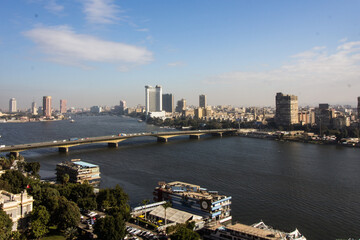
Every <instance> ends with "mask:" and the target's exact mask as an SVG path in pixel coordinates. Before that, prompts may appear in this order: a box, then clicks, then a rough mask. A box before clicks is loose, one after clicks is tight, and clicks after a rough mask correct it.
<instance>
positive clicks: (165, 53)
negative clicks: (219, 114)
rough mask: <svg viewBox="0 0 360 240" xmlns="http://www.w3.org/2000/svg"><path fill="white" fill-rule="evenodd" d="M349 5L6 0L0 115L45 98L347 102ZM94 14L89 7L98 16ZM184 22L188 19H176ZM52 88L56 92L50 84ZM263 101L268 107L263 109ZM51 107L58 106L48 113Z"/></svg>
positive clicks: (351, 88)
mask: <svg viewBox="0 0 360 240" xmlns="http://www.w3.org/2000/svg"><path fill="white" fill-rule="evenodd" d="M359 6H360V3H359V2H358V1H346V2H338V1H316V2H312V1H301V2H288V1H277V2H268V1H258V2H245V1H228V2H226V3H224V2H217V1H197V2H184V1H181V2H180V1H175V2H171V3H170V2H162V1H160V2H155V1H150V2H141V3H140V2H136V1H130V2H120V3H119V2H116V1H112V0H96V1H95V0H85V1H82V2H78V1H75V2H61V1H56V0H51V1H43V0H37V1H28V0H23V1H21V3H20V4H18V3H15V2H12V1H7V2H4V3H2V8H0V13H1V20H2V22H3V23H4V24H2V25H1V26H0V49H1V51H2V56H3V57H2V58H1V59H0V62H1V65H0V66H1V67H0V69H1V74H0V82H1V86H2V90H3V94H2V95H1V96H0V109H2V110H5V109H7V108H8V104H9V99H10V98H15V99H16V100H17V108H18V109H25V108H30V106H31V102H33V100H34V99H36V100H35V102H36V103H37V104H38V105H39V106H40V105H41V104H40V103H41V97H42V96H45V95H50V96H52V97H53V100H54V102H58V101H59V100H60V99H67V100H68V107H90V106H93V105H109V106H113V105H117V103H118V102H119V100H120V99H125V100H126V101H127V103H128V105H129V106H135V105H137V104H143V103H144V94H143V86H145V85H148V84H150V85H151V84H152V85H155V84H159V85H162V86H163V87H164V89H165V91H166V92H169V93H172V94H173V95H174V98H175V102H176V101H178V100H179V99H182V98H184V99H186V101H187V103H188V105H197V104H198V95H199V94H205V95H206V96H207V98H208V103H207V104H208V105H233V106H275V101H274V99H273V96H274V94H276V92H284V93H288V94H293V95H296V96H298V97H299V106H306V105H311V106H316V105H317V104H318V103H321V102H327V103H329V104H350V105H352V106H356V104H357V102H356V99H357V97H358V95H360V83H359V81H358V79H359V78H360V57H359V56H360V35H359V32H358V27H357V25H356V23H357V22H358V21H359V20H360V17H359V16H358V11H357V9H359ZM95 10H96V11H95ZM184 16H186V17H184ZM59 83H61V84H59ZM269 103H271V104H269ZM55 108H57V106H56V107H55Z"/></svg>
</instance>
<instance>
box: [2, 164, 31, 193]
mask: <svg viewBox="0 0 360 240" xmlns="http://www.w3.org/2000/svg"><path fill="white" fill-rule="evenodd" d="M0 179H1V180H3V181H6V182H7V183H8V186H9V189H5V190H7V191H9V192H11V193H16V194H17V193H20V192H22V191H23V190H24V189H25V188H26V187H27V185H28V184H29V182H30V180H29V179H28V178H27V177H25V176H24V175H23V174H22V173H21V172H19V171H16V170H9V171H6V172H5V173H4V174H3V175H2V176H1V178H0Z"/></svg>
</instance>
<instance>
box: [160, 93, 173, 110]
mask: <svg viewBox="0 0 360 240" xmlns="http://www.w3.org/2000/svg"><path fill="white" fill-rule="evenodd" d="M162 108H163V110H164V111H165V112H174V95H172V94H171V93H166V94H163V95H162Z"/></svg>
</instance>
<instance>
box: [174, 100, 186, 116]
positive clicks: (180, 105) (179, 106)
mask: <svg viewBox="0 0 360 240" xmlns="http://www.w3.org/2000/svg"><path fill="white" fill-rule="evenodd" d="M185 110H186V100H185V99H181V100H179V101H178V102H177V106H176V112H179V113H181V112H182V111H185Z"/></svg>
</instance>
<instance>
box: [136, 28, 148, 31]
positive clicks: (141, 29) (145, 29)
mask: <svg viewBox="0 0 360 240" xmlns="http://www.w3.org/2000/svg"><path fill="white" fill-rule="evenodd" d="M136 31H137V32H148V31H149V29H147V28H140V29H136Z"/></svg>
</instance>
